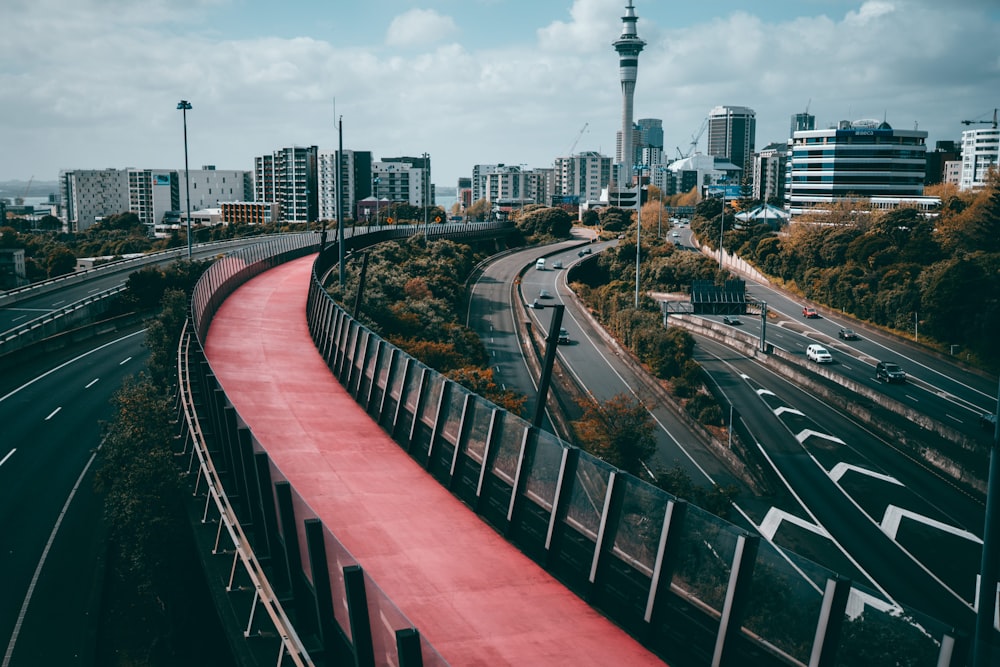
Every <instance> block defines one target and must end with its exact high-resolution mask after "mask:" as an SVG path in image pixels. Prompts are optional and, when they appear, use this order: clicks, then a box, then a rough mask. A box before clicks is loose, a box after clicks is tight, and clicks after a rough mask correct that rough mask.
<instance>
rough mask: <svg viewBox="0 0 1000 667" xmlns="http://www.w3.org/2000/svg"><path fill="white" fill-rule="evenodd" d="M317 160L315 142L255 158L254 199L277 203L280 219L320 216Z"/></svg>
mask: <svg viewBox="0 0 1000 667" xmlns="http://www.w3.org/2000/svg"><path fill="white" fill-rule="evenodd" d="M318 160H319V148H318V147H316V146H308V147H300V146H294V147H289V148H282V149H279V150H276V151H274V152H273V153H271V154H270V155H261V156H258V157H256V158H254V172H253V173H254V175H253V178H254V196H253V199H254V201H259V202H275V203H276V204H278V209H279V211H280V214H279V221H280V222H289V223H307V222H312V221H315V220H318V219H319V173H318ZM191 198H192V199H194V194H193V193H192V195H191Z"/></svg>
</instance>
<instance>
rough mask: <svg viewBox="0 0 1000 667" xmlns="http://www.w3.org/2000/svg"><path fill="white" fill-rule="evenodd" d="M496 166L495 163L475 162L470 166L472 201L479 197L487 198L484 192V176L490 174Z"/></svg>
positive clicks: (474, 201) (477, 199)
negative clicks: (475, 163)
mask: <svg viewBox="0 0 1000 667" xmlns="http://www.w3.org/2000/svg"><path fill="white" fill-rule="evenodd" d="M498 167H503V165H502V164H501V165H496V164H477V165H474V166H473V167H472V203H476V202H477V201H479V200H480V199H489V196H488V195H487V192H486V176H488V175H489V174H492V173H493V172H495V171H496V170H497V168H498Z"/></svg>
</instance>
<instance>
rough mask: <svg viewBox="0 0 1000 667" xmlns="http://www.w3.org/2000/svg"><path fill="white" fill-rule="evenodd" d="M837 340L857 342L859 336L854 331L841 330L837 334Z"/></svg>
mask: <svg viewBox="0 0 1000 667" xmlns="http://www.w3.org/2000/svg"><path fill="white" fill-rule="evenodd" d="M837 338H839V339H840V340H858V339H859V338H861V336H859V335H858V334H857V333H856V332H855V331H854V329H841V330H840V331H838V332H837Z"/></svg>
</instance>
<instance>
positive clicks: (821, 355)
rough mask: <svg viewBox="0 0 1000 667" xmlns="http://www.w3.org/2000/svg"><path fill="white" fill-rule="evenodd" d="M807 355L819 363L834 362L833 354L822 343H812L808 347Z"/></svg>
mask: <svg viewBox="0 0 1000 667" xmlns="http://www.w3.org/2000/svg"><path fill="white" fill-rule="evenodd" d="M806 356H807V357H809V358H810V359H812V360H813V361H815V362H816V363H817V364H830V363H833V355H831V354H830V353H829V352H827V351H826V348H825V347H823V346H822V345H810V346H809V347H807V348H806Z"/></svg>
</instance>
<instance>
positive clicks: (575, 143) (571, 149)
mask: <svg viewBox="0 0 1000 667" xmlns="http://www.w3.org/2000/svg"><path fill="white" fill-rule="evenodd" d="M588 125H590V121H587V122H586V123H584V124H583V127H581V128H580V132H579V133H578V134H577V135H576V139H574V140H573V145H572V146H570V147H569V153H567V154H566V155H568V156H572V155H573V151H574V150H576V145H577V144H578V143H579V142H580V137H582V136H583V133H584V132H586V131H587V126H588Z"/></svg>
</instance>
